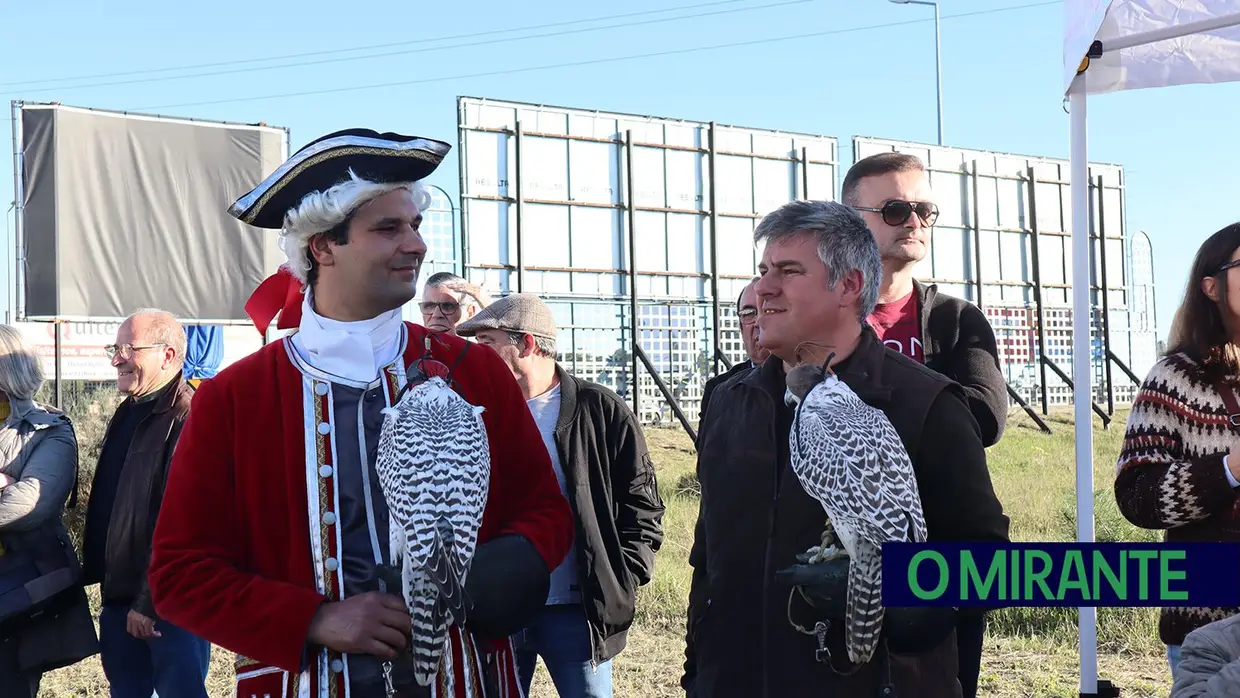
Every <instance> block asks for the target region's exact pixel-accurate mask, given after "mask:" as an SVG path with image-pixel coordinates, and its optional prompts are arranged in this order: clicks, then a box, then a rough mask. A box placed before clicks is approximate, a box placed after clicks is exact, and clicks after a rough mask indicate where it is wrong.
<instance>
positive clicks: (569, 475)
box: [555, 365, 663, 663]
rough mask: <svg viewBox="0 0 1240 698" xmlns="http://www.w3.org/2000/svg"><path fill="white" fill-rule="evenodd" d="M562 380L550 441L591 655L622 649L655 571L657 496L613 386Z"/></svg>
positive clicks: (641, 445)
mask: <svg viewBox="0 0 1240 698" xmlns="http://www.w3.org/2000/svg"><path fill="white" fill-rule="evenodd" d="M556 375H557V376H558V377H559V379H560V416H559V419H558V420H557V421H556V426H555V444H556V449H557V450H558V451H559V457H560V463H562V464H563V467H564V477H565V480H566V481H567V484H568V492H569V495H570V496H569V498H568V501H569V503H570V504H571V505H572V507H573V513H574V514H575V517H574V518H575V520H576V531H575V537H574V540H575V542H576V545H575V548H574V549H575V550H576V551H577V573H578V579H579V580H580V584H581V596H582V603H583V604H584V605H585V612H586V617H587V618H588V619H589V621H590V645H591V649H592V655H593V661H594V662H595V663H599V662H604V661H607V660H608V659H611V658H612V657H614V656H616V655H617V654H619V653H620V651H621V650H622V649H624V646H625V643H626V640H627V634H628V629H629V626H630V625H632V623H633V614H634V610H635V608H636V598H637V588H638V587H639V586H643V585H645V584H647V583H649V582H650V580H651V578H652V577H653V576H654V560H655V554H656V553H657V552H658V551H659V548H660V547H661V546H662V545H663V528H662V520H663V500H662V499H661V498H660V496H659V486H658V482H657V480H656V479H655V474H654V463H653V462H652V461H651V458H650V453H649V451H648V450H647V449H646V439H645V437H644V436H643V435H642V429H641V425H640V424H639V423H638V421H637V418H636V417H635V416H634V415H633V411H632V410H631V409H630V408H629V406H628V404H626V403H625V402H624V401H623V400H621V399H620V397H619V396H617V395H616V394H615V393H613V392H612V391H610V390H608V389H607V388H606V387H604V386H601V385H599V384H597V383H592V382H590V381H587V380H584V379H581V378H577V377H576V376H573V375H570V374H569V373H568V372H567V371H565V370H564V369H563V368H562V367H560V366H558V365H557V366H556Z"/></svg>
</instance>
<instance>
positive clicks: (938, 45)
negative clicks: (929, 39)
mask: <svg viewBox="0 0 1240 698" xmlns="http://www.w3.org/2000/svg"><path fill="white" fill-rule="evenodd" d="M932 4H933V5H934V79H935V89H936V90H937V93H938V99H939V145H943V57H942V54H943V48H942V46H943V42H942V40H941V39H940V36H941V33H940V31H939V4H938V3H937V2H936V3H932Z"/></svg>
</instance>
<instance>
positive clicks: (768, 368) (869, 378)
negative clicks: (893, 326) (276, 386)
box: [738, 324, 891, 404]
mask: <svg viewBox="0 0 1240 698" xmlns="http://www.w3.org/2000/svg"><path fill="white" fill-rule="evenodd" d="M886 355H887V348H886V347H884V346H883V343H882V342H880V341H878V335H877V334H875V333H874V329H873V328H871V327H870V326H869V325H868V324H865V325H862V327H861V338H860V340H859V341H858V342H857V348H856V349H854V350H853V353H852V354H851V355H850V356H849V357H848V358H847V359H845V360H844V361H843V368H842V369H839V370H838V375H839V377H840V380H842V381H844V383H845V384H846V385H847V386H848V387H849V388H851V389H852V391H853V392H854V393H856V394H857V397H859V398H861V399H862V400H863V401H865V402H867V403H869V404H875V403H884V402H888V401H889V400H891V387H890V386H887V385H885V384H884V383H883V361H884V359H885V358H886ZM784 381H785V374H784V362H783V361H781V360H780V359H779V357H776V356H772V357H771V358H769V359H767V360H766V361H765V362H764V363H763V364H762V366H760V367H759V368H758V370H756V371H750V372H749V373H748V374H746V375H745V377H744V378H742V379H741V380H740V381H738V384H742V385H746V386H748V387H751V388H756V389H759V390H765V391H767V392H769V393H771V396H772V397H773V398H775V399H777V400H778V401H780V402H782V401H783V394H784V390H785V389H786V383H785V382H784Z"/></svg>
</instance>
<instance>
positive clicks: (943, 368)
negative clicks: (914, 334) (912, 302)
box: [913, 280, 1009, 448]
mask: <svg viewBox="0 0 1240 698" xmlns="http://www.w3.org/2000/svg"><path fill="white" fill-rule="evenodd" d="M913 289H914V290H915V291H916V292H917V298H918V303H917V308H918V320H919V322H920V324H921V341H922V345H923V347H924V348H925V352H926V367H928V368H930V369H932V370H934V371H938V372H939V373H942V374H943V375H945V376H947V377H948V378H950V379H952V380H953V381H955V382H957V383H959V384H960V387H962V388H964V392H965V396H966V398H967V399H968V402H969V411H970V412H972V413H973V418H974V419H976V420H977V425H978V427H980V428H981V430H982V445H983V446H985V447H987V448H989V447H991V446H994V445H995V444H996V443H998V442H999V439H1000V437H1002V436H1003V428H1004V426H1006V424H1007V414H1008V404H1009V403H1008V393H1007V381H1006V380H1005V379H1004V378H1003V373H1002V371H1000V370H999V348H998V346H997V343H996V342H995V331H994V329H993V328H991V326H990V322H989V321H988V320H987V319H986V316H985V315H984V314H983V313H982V311H981V310H980V309H978V307H977V306H976V305H973V304H972V303H969V302H968V301H965V300H963V299H960V298H956V297H955V296H950V295H947V294H945V293H940V292H939V290H938V287H937V286H935V285H934V284H930V285H925V284H922V283H921V282H919V281H917V280H914V281H913Z"/></svg>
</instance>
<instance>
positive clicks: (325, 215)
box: [280, 170, 431, 284]
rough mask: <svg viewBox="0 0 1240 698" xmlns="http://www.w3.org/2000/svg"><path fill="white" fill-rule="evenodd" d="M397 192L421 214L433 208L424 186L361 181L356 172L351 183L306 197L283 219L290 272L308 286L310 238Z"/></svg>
mask: <svg viewBox="0 0 1240 698" xmlns="http://www.w3.org/2000/svg"><path fill="white" fill-rule="evenodd" d="M398 189H405V190H407V191H409V193H411V194H413V202H414V204H415V205H416V206H417V207H418V210H419V211H423V212H425V211H426V210H427V209H428V208H430V206H431V193H430V190H429V189H427V188H426V186H425V185H424V184H422V183H421V182H401V183H398V184H380V183H378V182H371V181H369V180H366V179H362V178H361V177H358V176H357V175H356V174H355V173H354V172H353V170H349V179H347V180H345V181H343V182H341V183H339V184H337V185H335V186H333V187H332V188H330V189H328V190H327V191H316V192H312V193H310V194H307V195H306V196H305V198H303V199H302V200H301V201H300V202H299V203H298V204H297V206H296V208H293V209H292V210H290V211H289V212H288V213H287V214H285V215H284V228H283V229H282V230H281V231H280V249H282V250H284V255H285V256H286V257H288V267H289V270H290V271H292V272H293V275H294V276H296V277H297V278H298V279H299V280H300V281H301V282H302V283H303V284H304V283H306V281H307V279H306V277H307V275H308V274H309V273H310V238H312V237H314V236H315V235H318V234H320V233H326V232H328V231H329V230H331V229H332V228H335V227H336V226H338V225H340V224H341V223H343V222H344V221H346V220H348V218H349V216H351V215H353V212H354V211H356V210H357V209H358V208H360V207H361V206H362V205H363V204H365V203H366V202H368V201H370V200H372V199H377V198H378V197H380V196H383V195H384V194H387V193H389V192H394V191H396V190H398Z"/></svg>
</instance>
